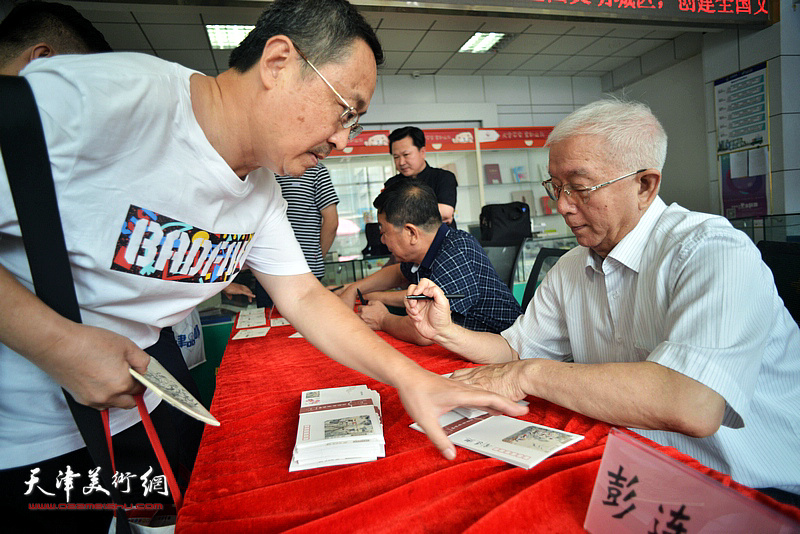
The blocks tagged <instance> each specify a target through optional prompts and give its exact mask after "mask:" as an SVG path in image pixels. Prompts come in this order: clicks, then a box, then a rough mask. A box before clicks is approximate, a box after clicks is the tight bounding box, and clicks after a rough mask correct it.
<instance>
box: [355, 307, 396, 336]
mask: <svg viewBox="0 0 800 534" xmlns="http://www.w3.org/2000/svg"><path fill="white" fill-rule="evenodd" d="M387 315H389V310H388V309H387V308H386V306H385V305H384V304H383V302H379V301H377V300H370V301H369V304H367V305H365V306H359V308H358V316H359V317H361V319H363V321H364V322H365V323H367V326H369V327H370V328H372V329H373V330H383V319H384V317H386V316H387Z"/></svg>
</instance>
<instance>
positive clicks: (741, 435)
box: [407, 100, 800, 505]
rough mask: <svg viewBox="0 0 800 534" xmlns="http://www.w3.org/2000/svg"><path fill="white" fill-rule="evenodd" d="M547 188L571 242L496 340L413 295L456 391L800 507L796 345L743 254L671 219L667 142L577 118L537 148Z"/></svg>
mask: <svg viewBox="0 0 800 534" xmlns="http://www.w3.org/2000/svg"><path fill="white" fill-rule="evenodd" d="M548 144H549V145H550V162H549V169H548V170H549V173H550V176H551V178H550V180H547V181H546V182H545V183H544V185H545V187H546V189H547V191H548V193H549V194H550V195H551V196H552V197H553V200H555V201H557V202H558V212H559V213H560V214H561V215H562V216H563V217H564V220H565V221H566V223H567V225H568V226H569V227H570V229H571V230H572V232H573V233H574V234H575V237H576V238H577V240H578V243H579V244H580V245H581V246H580V247H576V248H574V249H572V250H570V251H569V252H567V253H566V254H565V255H564V256H562V257H561V259H559V261H558V262H557V263H556V265H555V266H554V267H553V268H552V269H551V270H550V271H548V273H547V276H546V277H545V279H544V281H543V282H542V284H541V285H540V287H539V288H538V289H537V291H536V293H535V295H534V297H533V300H532V301H531V303H530V304H529V306H528V309H527V310H525V314H524V315H522V316H520V317H519V318H518V319H517V321H516V322H515V323H514V324H513V325H512V326H511V327H510V328H508V329H507V330H505V331H504V332H502V333H501V334H499V335H498V334H487V333H478V332H470V331H467V330H465V329H463V328H460V327H458V326H457V325H453V324H451V323H450V314H449V313H446V312H447V311H448V308H449V305H448V303H447V300H446V299H445V298H444V296H443V294H442V292H441V290H440V289H438V288H436V287H435V286H433V284H431V283H430V281H429V280H423V281H421V282H420V284H419V286H418V287H416V288H413V289H412V290H413V291H414V292H416V293H420V292H424V293H425V294H429V295H433V296H434V297H435V301H434V302H433V303H425V302H422V301H409V302H411V303H410V304H407V307H409V308H410V310H409V317H411V318H412V320H414V321H416V324H417V325H418V328H419V331H420V333H421V334H423V335H424V336H425V337H427V338H429V339H433V340H434V341H436V342H439V343H441V344H442V345H444V346H445V347H447V348H448V349H450V350H453V351H454V352H457V353H459V354H461V355H463V356H464V357H466V358H467V359H469V360H472V361H475V362H478V363H485V364H489V365H485V366H482V367H478V368H475V369H471V370H460V371H457V372H456V373H455V374H454V376H455V377H456V378H457V379H459V380H462V381H464V382H465V383H467V384H478V385H481V386H484V387H487V388H488V389H491V390H492V391H497V392H499V393H501V394H504V395H508V396H510V397H512V398H518V399H519V398H522V397H525V396H526V395H534V396H537V397H541V398H544V399H547V400H549V401H551V402H554V403H556V404H559V405H561V406H566V407H567V408H570V409H572V410H575V411H577V412H579V413H582V414H585V415H588V416H591V417H594V418H596V419H600V420H603V421H608V422H610V423H613V424H616V425H624V426H627V427H631V428H632V429H634V430H636V431H637V432H639V433H640V434H642V435H644V436H647V437H648V438H650V439H653V440H654V441H657V442H659V443H662V444H665V445H670V446H673V447H675V448H677V449H679V450H681V451H683V452H685V453H687V454H689V455H691V456H693V457H694V458H696V459H697V460H699V461H700V462H702V463H703V464H705V465H708V466H710V467H712V468H714V469H716V470H717V471H721V472H723V473H727V474H730V475H731V477H732V478H733V479H734V480H736V481H737V482H740V483H742V484H746V485H748V486H752V487H756V488H763V489H765V490H766V492H767V493H769V494H771V495H773V496H775V497H776V498H779V499H780V500H784V501H787V502H792V503H794V504H795V505H797V504H798V502H799V501H800V500H799V499H798V494H800V444H799V443H798V432H797V430H798V428H800V330H798V326H797V324H796V323H795V322H794V321H793V320H792V317H791V315H790V314H789V311H788V310H787V309H786V308H785V307H784V305H783V302H782V301H781V299H780V297H779V296H778V293H777V290H776V288H775V284H774V281H773V278H772V274H771V272H770V270H769V268H768V267H767V266H766V265H765V264H764V262H763V261H762V260H761V255H760V253H759V251H758V249H757V248H756V246H755V245H754V244H753V242H752V241H750V239H749V238H748V237H747V236H746V235H745V234H744V233H743V232H740V231H739V230H736V229H734V228H733V227H732V226H731V225H730V223H728V221H727V220H726V219H724V218H722V217H717V216H713V215H708V214H704V213H696V212H690V211H688V210H686V209H684V208H682V207H680V206H678V205H677V204H673V205H671V206H667V205H666V204H665V203H664V202H663V201H662V200H661V198H660V197H658V190H659V186H660V183H661V169H662V167H663V165H664V160H665V158H666V154H667V136H666V133H665V132H664V130H663V128H662V127H661V124H660V123H659V122H658V120H657V119H656V118H655V116H653V114H652V113H651V112H650V110H649V109H648V108H647V107H646V106H644V105H642V104H638V103H633V102H619V101H615V100H609V101H600V102H595V103H593V104H589V105H587V106H584V107H583V108H581V109H578V110H577V111H575V112H573V113H572V114H570V115H569V116H568V117H567V118H565V119H564V120H563V121H562V122H561V123H560V124H559V125H558V126H556V127H555V128H554V129H553V131H552V133H551V134H550V137H549V139H548Z"/></svg>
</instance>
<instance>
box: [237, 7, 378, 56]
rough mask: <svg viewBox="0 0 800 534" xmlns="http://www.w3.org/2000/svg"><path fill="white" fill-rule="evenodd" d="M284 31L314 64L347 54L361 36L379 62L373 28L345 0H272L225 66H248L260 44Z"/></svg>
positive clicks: (262, 46) (262, 49)
mask: <svg viewBox="0 0 800 534" xmlns="http://www.w3.org/2000/svg"><path fill="white" fill-rule="evenodd" d="M276 35H285V36H286V37H288V38H289V39H291V40H292V42H293V43H294V44H295V46H296V47H297V48H298V49H300V50H302V52H303V54H305V56H306V57H307V58H308V59H309V60H311V61H312V62H313V63H314V64H315V65H316V66H320V65H324V64H326V63H329V62H334V61H340V60H342V59H343V58H345V57H347V55H348V54H349V52H350V47H351V46H352V45H353V44H354V42H355V41H356V40H357V39H363V40H364V41H365V42H366V43H367V45H369V47H370V48H371V49H372V53H373V54H374V55H375V63H376V64H378V65H380V64H382V63H383V48H381V44H380V42H379V41H378V36H377V35H375V31H374V30H373V29H372V27H371V26H370V25H369V23H368V22H367V21H366V19H364V17H363V16H362V15H361V13H359V12H358V11H357V10H356V8H355V7H353V6H352V5H351V4H350V3H349V2H347V0H275V2H273V3H272V4H271V5H270V6H269V7H268V8H267V9H265V10H264V12H263V13H262V14H261V16H260V17H259V18H258V21H257V22H256V27H255V28H253V30H252V31H251V32H250V33H249V34H248V35H247V37H245V38H244V40H243V41H242V42H241V43H239V46H237V47H236V48H235V49H234V50H233V51H232V52H231V56H230V59H229V60H228V66H229V67H231V68H233V69H236V70H237V71H239V72H245V71H247V70H249V69H250V68H251V67H253V65H255V64H257V63H258V60H259V59H261V54H262V53H263V52H264V45H266V44H267V41H268V40H269V39H270V38H272V37H274V36H276Z"/></svg>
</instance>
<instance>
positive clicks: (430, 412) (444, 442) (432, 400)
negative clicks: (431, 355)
mask: <svg viewBox="0 0 800 534" xmlns="http://www.w3.org/2000/svg"><path fill="white" fill-rule="evenodd" d="M405 378H406V380H404V382H403V384H400V385H398V386H397V391H398V393H399V394H400V400H401V401H402V403H403V406H404V407H405V409H406V411H407V412H408V414H409V415H410V416H411V418H412V419H414V421H416V422H417V424H419V426H420V427H422V429H423V430H424V431H425V434H427V436H428V439H430V440H431V442H433V444H434V445H435V446H436V448H437V449H439V451H440V452H441V453H442V456H444V457H445V458H447V459H448V460H452V459H453V458H455V457H456V450H455V446H454V445H453V444H452V443H451V442H450V440H449V439H448V437H447V435H446V434H445V433H444V431H443V430H442V427H441V426H439V416H440V415H442V414H444V413H446V412H449V411H450V410H452V409H453V408H456V407H458V406H470V407H476V408H482V409H485V410H488V411H490V412H493V413H505V414H507V415H510V416H514V417H516V416H520V415H525V414H526V413H528V407H527V406H520V405H519V404H516V403H515V402H512V401H510V400H509V399H507V398H504V397H501V396H499V395H496V394H494V393H491V392H489V391H486V390H483V389H480V388H477V387H474V386H470V385H468V384H465V383H463V382H458V381H455V380H451V379H449V378H443V377H441V376H439V375H437V374H434V373H430V372H428V371H424V370H421V372H419V373H414V374H413V376H408V375H406V377H405Z"/></svg>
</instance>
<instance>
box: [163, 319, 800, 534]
mask: <svg viewBox="0 0 800 534" xmlns="http://www.w3.org/2000/svg"><path fill="white" fill-rule="evenodd" d="M235 332H236V330H234V332H233V333H235ZM292 333H294V329H293V328H292V327H291V326H283V327H273V328H272V329H271V330H270V332H269V333H268V334H267V336H266V338H255V339H250V340H235V341H234V340H231V341H229V343H228V347H227V349H226V352H225V355H224V357H223V359H222V364H221V367H220V370H219V374H218V377H217V387H216V393H215V395H214V401H213V404H212V408H211V411H212V413H213V414H214V416H215V417H216V418H217V419H218V420H219V421H220V423H221V426H220V427H211V426H207V427H206V430H205V434H204V436H203V441H202V444H201V447H200V452H199V455H198V458H197V463H196V465H195V469H194V473H193V474H192V480H191V483H190V485H189V489H188V491H187V492H186V496H185V502H184V506H183V508H182V509H181V511H180V513H179V515H178V523H177V529H176V530H177V532H179V533H192V532H220V533H225V534H233V533H235V532H282V531H287V530H290V531H292V532H297V533H301V532H309V533H310V532H313V533H319V532H322V533H324V534H333V533H337V532H342V533H351V532H370V533H388V532H402V533H408V532H437V533H438V532H473V533H475V532H491V533H495V532H548V533H553V532H585V531H584V529H583V522H584V518H585V516H586V510H587V508H588V505H589V497H590V495H591V492H592V488H593V486H594V481H595V478H596V476H597V471H598V468H599V465H600V459H601V456H602V454H603V449H604V447H605V443H606V437H607V435H608V432H609V430H610V428H611V427H610V425H608V424H605V423H601V422H598V421H595V420H593V419H590V418H588V417H584V416H582V415H579V414H576V413H574V412H571V411H569V410H566V409H564V408H561V407H559V406H556V405H554V404H551V403H549V402H545V401H542V400H540V399H536V398H529V399H528V401H529V402H530V413H529V414H528V415H527V416H525V417H524V418H523V419H526V420H529V421H532V422H535V423H539V424H542V425H546V426H550V427H554V428H560V429H563V430H567V431H569V432H574V433H576V434H581V435H583V436H585V437H584V439H583V440H582V441H580V442H579V443H577V444H576V445H573V446H571V447H569V448H567V449H565V450H563V451H561V452H560V453H557V454H556V455H554V456H553V457H551V458H548V459H546V460H544V461H543V462H542V463H540V464H539V465H537V466H535V467H534V468H532V469H530V470H525V469H521V468H519V467H513V466H511V465H509V464H506V463H504V462H501V461H499V460H495V459H492V458H487V457H485V456H482V455H480V454H477V453H474V452H471V451H468V450H466V449H462V448H460V447H459V448H458V449H457V451H458V456H457V458H456V459H455V460H454V461H447V460H445V459H444V458H442V456H441V455H440V454H439V452H438V451H437V450H436V449H435V448H434V447H433V445H431V444H430V442H429V441H428V439H427V438H426V437H425V436H424V435H423V434H421V433H419V432H417V431H415V430H412V429H410V428H409V425H410V424H411V422H412V421H411V419H410V418H409V416H408V415H407V414H406V413H405V411H404V409H403V407H402V405H401V403H400V400H399V398H398V396H397V393H396V392H395V390H394V389H392V388H390V387H388V386H386V385H384V384H381V383H379V382H376V381H374V380H372V379H370V378H368V377H366V376H365V375H362V374H360V373H358V372H356V371H352V370H350V369H348V368H346V367H344V366H342V365H340V364H338V363H336V362H334V361H332V360H330V359H328V358H327V357H325V356H324V355H322V354H321V353H320V352H319V351H317V350H316V349H315V348H313V347H312V346H311V345H310V344H309V343H308V342H307V341H306V340H305V339H297V338H289V335H290V334H292ZM383 337H384V339H386V340H387V341H389V342H390V343H391V344H392V345H394V346H395V347H397V348H398V349H399V350H400V351H401V352H403V353H404V354H406V355H408V356H409V357H411V358H413V359H414V360H415V361H417V362H418V363H419V364H420V365H422V366H423V367H425V368H427V369H430V370H431V371H434V372H436V373H445V372H450V371H453V370H454V369H458V368H461V367H466V366H467V364H466V362H465V361H464V360H462V359H461V358H459V357H457V356H456V355H454V354H453V353H450V352H448V351H447V350H445V349H443V348H441V347H438V346H430V347H417V346H414V345H410V344H407V343H403V342H399V341H397V340H394V339H392V338H390V337H389V336H383ZM355 384H366V385H367V386H368V387H370V388H372V389H376V390H377V391H379V392H380V395H381V405H382V409H383V423H384V436H385V439H386V458H381V459H378V460H377V461H375V462H368V463H363V464H355V465H345V466H338V467H327V468H321V469H312V470H308V471H300V472H296V473H289V462H290V460H291V457H292V448H293V447H294V442H295V435H296V432H297V422H298V411H299V408H300V393H301V392H302V391H304V390H307V389H319V388H327V387H338V386H347V385H355ZM640 439H642V440H643V441H645V442H646V443H648V444H650V445H652V446H654V447H656V448H658V449H659V450H661V451H663V452H665V453H666V454H668V455H669V456H671V457H673V458H677V459H679V460H680V461H682V462H684V463H686V464H687V465H690V466H692V467H694V468H696V469H698V470H700V471H702V472H704V473H707V474H709V475H711V476H713V477H714V478H715V479H717V480H719V481H721V482H722V483H724V484H726V485H729V486H732V487H734V488H736V489H737V490H739V491H740V492H742V493H744V494H746V495H749V496H751V497H753V498H755V499H758V500H759V501H761V502H765V503H767V504H769V505H771V506H774V507H776V508H779V509H781V510H782V511H784V512H786V513H788V514H789V515H792V516H793V517H796V518H798V519H800V511H798V510H796V509H794V508H791V507H788V506H783V505H778V504H777V503H775V501H772V500H771V499H769V498H768V497H766V496H764V495H762V494H760V493H758V492H756V491H755V490H752V489H750V488H746V487H744V486H740V485H738V484H736V483H735V482H732V481H731V480H730V479H729V477H727V476H725V475H721V474H719V473H716V472H714V471H712V470H711V469H708V468H706V467H704V466H702V465H700V464H698V463H697V462H695V461H694V460H692V459H691V458H689V457H688V456H685V455H683V454H681V453H680V452H678V451H676V450H675V449H672V448H668V447H661V446H658V445H655V444H653V443H652V442H650V441H648V440H645V439H643V438H640Z"/></svg>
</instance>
